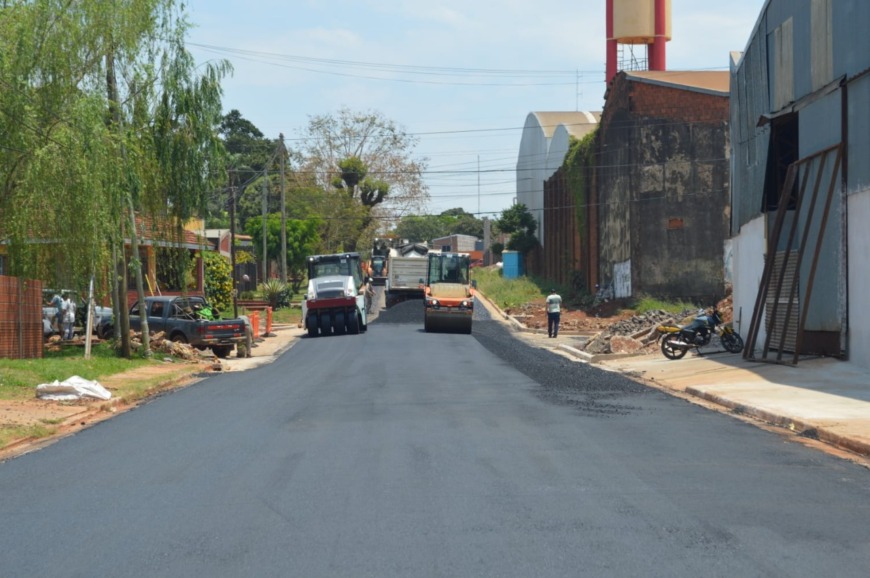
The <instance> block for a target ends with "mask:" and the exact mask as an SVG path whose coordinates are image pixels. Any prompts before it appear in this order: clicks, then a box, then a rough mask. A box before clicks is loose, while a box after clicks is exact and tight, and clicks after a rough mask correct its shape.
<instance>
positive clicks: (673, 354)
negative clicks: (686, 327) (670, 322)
mask: <svg viewBox="0 0 870 578" xmlns="http://www.w3.org/2000/svg"><path fill="white" fill-rule="evenodd" d="M679 341H680V334H679V333H669V334H668V335H665V336H664V337H662V353H663V354H664V356H665V357H667V358H668V359H682V358H683V357H685V356H686V352H687V351H689V348H688V347H686V346H685V345H683V346H677V345H675V343H678V342H679Z"/></svg>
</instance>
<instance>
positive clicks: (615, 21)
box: [606, 0, 671, 84]
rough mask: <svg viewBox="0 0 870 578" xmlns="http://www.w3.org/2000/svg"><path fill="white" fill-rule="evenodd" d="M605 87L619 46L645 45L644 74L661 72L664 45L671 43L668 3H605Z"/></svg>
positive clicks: (623, 0) (611, 0)
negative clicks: (651, 71) (646, 63)
mask: <svg viewBox="0 0 870 578" xmlns="http://www.w3.org/2000/svg"><path fill="white" fill-rule="evenodd" d="M606 2H607V83H608V84H609V83H610V81H611V80H612V79H613V77H614V76H615V75H616V72H617V69H618V68H621V69H623V70H625V67H624V66H620V63H619V62H618V53H619V45H620V44H629V45H636V44H645V45H646V46H647V62H648V70H665V42H667V41H668V40H670V39H671V0H606Z"/></svg>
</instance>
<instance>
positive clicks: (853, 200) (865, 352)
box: [847, 189, 870, 369]
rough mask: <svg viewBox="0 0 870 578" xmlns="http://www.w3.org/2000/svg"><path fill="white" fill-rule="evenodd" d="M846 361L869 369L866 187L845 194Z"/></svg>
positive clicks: (869, 203)
mask: <svg viewBox="0 0 870 578" xmlns="http://www.w3.org/2000/svg"><path fill="white" fill-rule="evenodd" d="M847 203H848V216H847V218H848V228H849V232H848V235H847V237H848V243H849V321H848V323H849V338H848V345H847V347H848V355H849V361H851V362H852V363H855V364H856V365H860V366H861V367H866V368H868V369H870V290H868V288H870V227H868V226H867V223H868V222H870V189H865V190H863V191H861V192H859V193H854V194H852V195H849V197H848V201H847Z"/></svg>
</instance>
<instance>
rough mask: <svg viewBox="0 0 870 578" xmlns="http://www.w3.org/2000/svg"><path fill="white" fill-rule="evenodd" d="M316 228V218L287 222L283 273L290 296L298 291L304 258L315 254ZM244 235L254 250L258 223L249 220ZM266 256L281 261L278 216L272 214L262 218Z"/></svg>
mask: <svg viewBox="0 0 870 578" xmlns="http://www.w3.org/2000/svg"><path fill="white" fill-rule="evenodd" d="M320 226H321V223H320V220H319V219H317V218H309V219H288V220H287V227H286V228H287V269H288V271H289V273H290V274H289V275H288V278H289V279H291V280H292V281H291V282H292V283H293V292H294V293H295V292H298V291H299V283H300V282H301V280H302V279H304V278H305V267H306V258H307V257H308V256H309V255H311V254H314V253H316V247H317V245H318V243H319V242H320V236H319V233H318V231H319V230H320ZM245 232H246V233H247V234H248V235H250V236H251V237H252V238H253V241H254V246H255V247H261V246H262V243H263V227H262V223H257V222H256V221H255V220H254V219H251V220H250V221H248V224H247V228H246V229H245ZM266 255H267V258H269V259H280V258H281V214H280V213H272V214H270V215H267V217H266Z"/></svg>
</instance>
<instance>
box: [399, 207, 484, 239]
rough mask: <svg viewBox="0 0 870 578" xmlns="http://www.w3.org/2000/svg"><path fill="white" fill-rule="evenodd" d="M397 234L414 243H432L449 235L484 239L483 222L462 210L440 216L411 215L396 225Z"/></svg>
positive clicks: (447, 211)
mask: <svg viewBox="0 0 870 578" xmlns="http://www.w3.org/2000/svg"><path fill="white" fill-rule="evenodd" d="M395 234H396V236H398V237H399V238H402V239H408V240H409V241H412V242H422V241H431V240H432V239H437V238H439V237H447V236H448V235H471V236H473V237H477V238H482V237H483V221H481V220H480V219H477V218H475V217H474V215H472V214H471V213H466V212H465V210H464V209H462V208H455V209H448V210H446V211H444V212H442V213H441V214H440V215H437V216H436V215H409V216H407V217H403V218H402V219H401V220H400V221H399V223H398V224H397V225H396V228H395Z"/></svg>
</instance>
